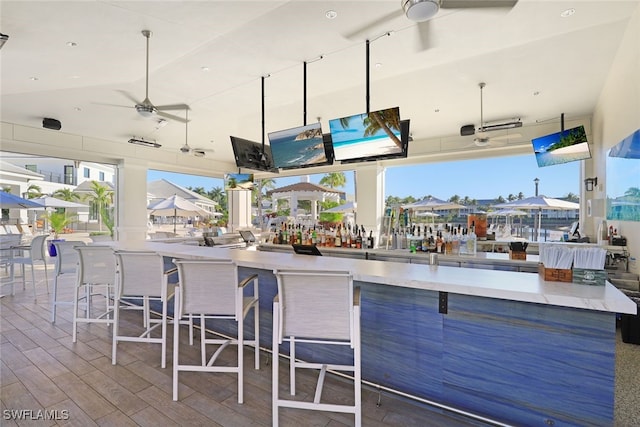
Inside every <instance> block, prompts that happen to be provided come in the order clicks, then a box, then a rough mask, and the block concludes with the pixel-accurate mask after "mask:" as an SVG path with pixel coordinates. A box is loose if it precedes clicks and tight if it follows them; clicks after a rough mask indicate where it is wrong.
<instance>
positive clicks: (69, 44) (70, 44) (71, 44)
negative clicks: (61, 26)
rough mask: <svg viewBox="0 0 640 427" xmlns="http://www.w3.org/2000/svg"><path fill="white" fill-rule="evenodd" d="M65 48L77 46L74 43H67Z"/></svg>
mask: <svg viewBox="0 0 640 427" xmlns="http://www.w3.org/2000/svg"><path fill="white" fill-rule="evenodd" d="M67 46H69V47H76V46H78V43H76V42H67Z"/></svg>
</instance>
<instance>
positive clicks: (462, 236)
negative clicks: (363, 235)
mask: <svg viewBox="0 0 640 427" xmlns="http://www.w3.org/2000/svg"><path fill="white" fill-rule="evenodd" d="M477 240H478V238H477V236H476V233H475V224H473V223H472V224H471V226H470V227H469V228H463V227H462V226H460V225H458V226H453V225H449V224H446V225H445V227H444V229H443V230H436V231H434V230H433V228H432V227H429V226H426V225H425V226H424V227H421V226H419V225H418V226H416V225H413V226H411V227H400V228H396V229H391V230H390V235H389V236H388V238H387V245H386V246H387V247H388V249H409V251H411V252H412V253H415V252H437V253H442V254H447V255H475V254H476V252H477V247H478V245H477V243H478V242H477Z"/></svg>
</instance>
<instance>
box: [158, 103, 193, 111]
mask: <svg viewBox="0 0 640 427" xmlns="http://www.w3.org/2000/svg"><path fill="white" fill-rule="evenodd" d="M155 107H156V110H158V111H167V110H186V109H188V108H189V106H188V105H187V104H171V105H156V106H155Z"/></svg>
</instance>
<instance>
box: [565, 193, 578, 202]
mask: <svg viewBox="0 0 640 427" xmlns="http://www.w3.org/2000/svg"><path fill="white" fill-rule="evenodd" d="M566 199H567V200H568V201H569V202H576V203H577V202H579V201H580V197H579V196H578V195H577V194H573V193H571V192H569V193H568V194H567V197H566Z"/></svg>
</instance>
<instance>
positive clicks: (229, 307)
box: [173, 259, 242, 320]
mask: <svg viewBox="0 0 640 427" xmlns="http://www.w3.org/2000/svg"><path fill="white" fill-rule="evenodd" d="M173 262H174V264H175V265H176V266H177V267H178V278H179V279H178V281H179V283H180V292H181V304H180V305H181V306H180V307H177V310H178V314H177V316H178V317H181V316H184V315H188V314H201V313H206V314H215V315H218V316H234V318H236V320H237V315H238V312H239V311H238V310H237V309H238V308H239V307H241V305H239V304H242V301H236V298H237V295H238V267H237V265H236V264H235V263H234V262H233V261H231V260H226V259H220V260H182V259H181V260H174V261H173Z"/></svg>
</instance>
